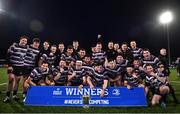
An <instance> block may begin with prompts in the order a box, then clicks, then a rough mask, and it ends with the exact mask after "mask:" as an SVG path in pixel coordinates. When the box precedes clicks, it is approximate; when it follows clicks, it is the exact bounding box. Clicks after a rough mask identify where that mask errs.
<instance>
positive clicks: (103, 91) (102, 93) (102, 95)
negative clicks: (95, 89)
mask: <svg viewBox="0 0 180 114" xmlns="http://www.w3.org/2000/svg"><path fill="white" fill-rule="evenodd" d="M104 93H105V90H104V89H102V90H101V96H100V97H104Z"/></svg>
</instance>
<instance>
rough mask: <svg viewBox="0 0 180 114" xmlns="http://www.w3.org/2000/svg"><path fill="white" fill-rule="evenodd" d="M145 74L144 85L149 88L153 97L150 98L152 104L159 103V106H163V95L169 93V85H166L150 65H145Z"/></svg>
mask: <svg viewBox="0 0 180 114" xmlns="http://www.w3.org/2000/svg"><path fill="white" fill-rule="evenodd" d="M146 71H147V76H146V79H145V81H146V86H147V87H148V88H149V89H150V90H151V92H152V94H153V97H152V100H151V104H152V106H155V105H156V104H159V103H161V106H163V107H165V103H164V102H163V100H164V99H163V97H164V96H166V95H167V94H168V93H169V87H168V86H166V85H165V84H164V83H163V82H162V81H160V79H159V78H158V76H157V75H156V74H155V73H154V71H153V67H152V66H151V65H147V66H146Z"/></svg>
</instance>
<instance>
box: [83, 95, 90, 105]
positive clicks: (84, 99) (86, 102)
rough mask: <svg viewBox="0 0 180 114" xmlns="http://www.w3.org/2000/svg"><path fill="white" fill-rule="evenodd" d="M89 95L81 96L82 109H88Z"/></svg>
mask: <svg viewBox="0 0 180 114" xmlns="http://www.w3.org/2000/svg"><path fill="white" fill-rule="evenodd" d="M89 99H90V96H89V95H83V105H84V106H83V108H89Z"/></svg>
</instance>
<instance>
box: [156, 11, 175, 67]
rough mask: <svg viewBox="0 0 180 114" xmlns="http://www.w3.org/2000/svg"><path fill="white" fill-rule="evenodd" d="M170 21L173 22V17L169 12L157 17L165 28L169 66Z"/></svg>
mask: <svg viewBox="0 0 180 114" xmlns="http://www.w3.org/2000/svg"><path fill="white" fill-rule="evenodd" d="M172 20H173V15H172V12H171V11H165V12H163V13H162V14H161V15H160V17H159V21H160V23H161V24H163V25H164V27H165V28H166V32H167V41H168V62H169V65H170V64H171V53H170V51H171V50H170V37H169V24H170V23H171V22H172Z"/></svg>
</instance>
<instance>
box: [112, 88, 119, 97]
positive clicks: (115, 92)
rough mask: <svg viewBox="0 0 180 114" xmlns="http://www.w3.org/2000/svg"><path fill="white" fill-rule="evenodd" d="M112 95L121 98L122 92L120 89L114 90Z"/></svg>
mask: <svg viewBox="0 0 180 114" xmlns="http://www.w3.org/2000/svg"><path fill="white" fill-rule="evenodd" d="M112 94H113V95H115V96H119V95H120V90H119V89H113V91H112Z"/></svg>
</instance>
